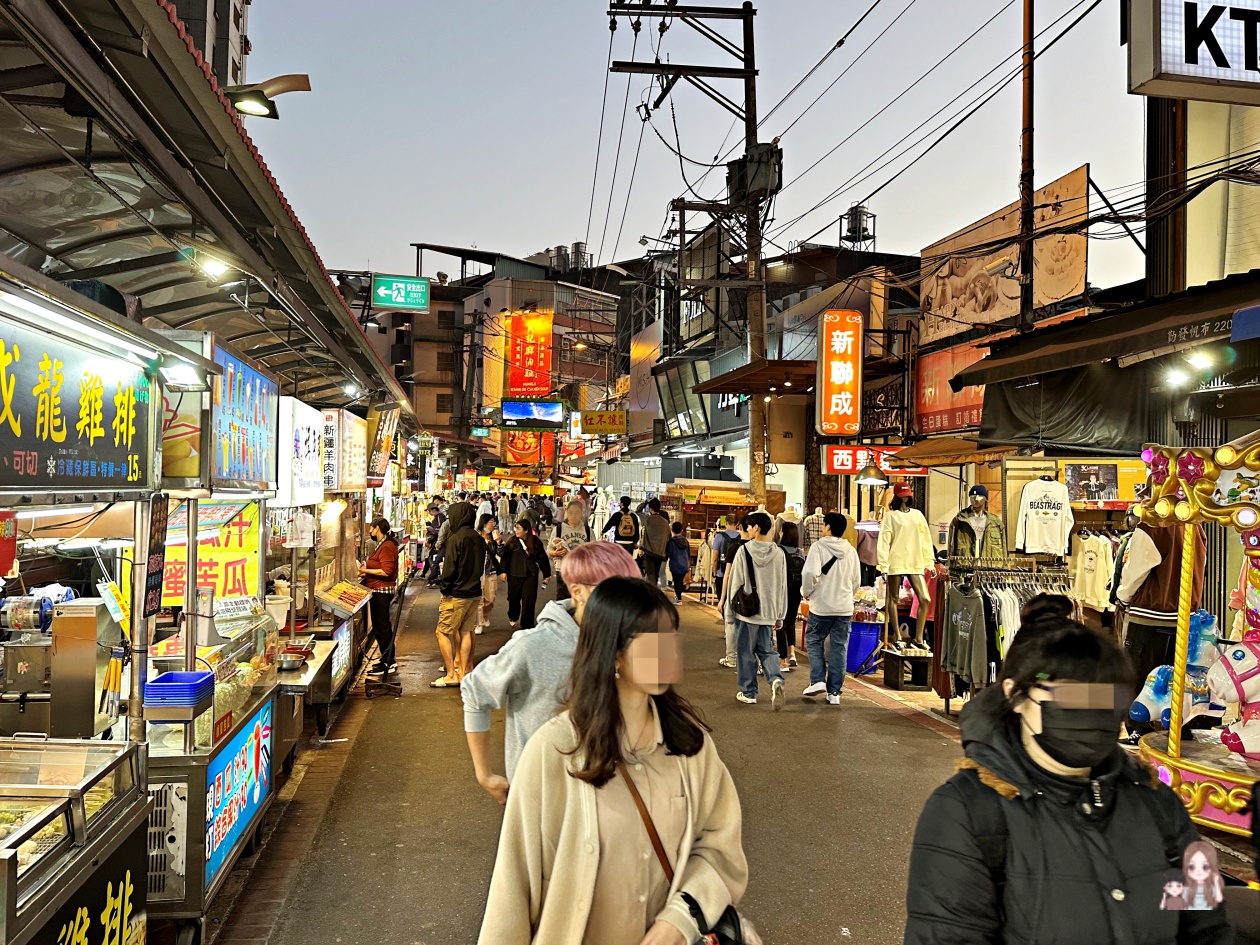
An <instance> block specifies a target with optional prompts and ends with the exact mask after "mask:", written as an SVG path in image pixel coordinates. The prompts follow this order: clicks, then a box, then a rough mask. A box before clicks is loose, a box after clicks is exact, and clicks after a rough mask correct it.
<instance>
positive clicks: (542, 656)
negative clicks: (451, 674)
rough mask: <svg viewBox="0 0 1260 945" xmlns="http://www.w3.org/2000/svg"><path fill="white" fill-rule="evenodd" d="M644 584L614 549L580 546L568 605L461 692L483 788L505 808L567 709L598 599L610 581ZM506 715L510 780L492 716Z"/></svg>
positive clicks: (568, 562)
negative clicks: (512, 785)
mask: <svg viewBox="0 0 1260 945" xmlns="http://www.w3.org/2000/svg"><path fill="white" fill-rule="evenodd" d="M618 576H620V577H636V578H637V577H641V576H642V575H641V572H640V571H639V566H638V565H637V564H636V563H635V560H634V558H632V557H630V554H629V553H628V552H627V551H626V550H625V549H623V548H622V547H621V546H620V545H617V544H615V543H613V542H611V541H593V542H588V543H587V544H584V545H579V546H578V547H576V548H574V549H573V550H572V551H570V552H568V553H567V554H566V555H565V557H564V581H565V584H567V585H568V587H569V593H570V594H571V595H572V597H571V599H569V600H562V601H549V602H548V603H547V606H545V607H544V608H543V609H542V613H540V614H539V615H538V622H537V624H536V625H535V626H533V627H530V628H529V629H528V630H518V631H517V632H516V633H514V634H513V635H512V638H511V639H510V640H508V642H507V643H505V644H504V645H503V648H502V649H500V650H499V652H498V653H496V654H494V655H493V656H490V657H487V658H486V659H484V660H482V661H481V662H480V663H478V664H477V666H476V667H475V668H474V669H473V670H472V672H470V673H466V674H465V676H464V680H463V682H462V683H460V687H459V691H460V695H461V696H462V697H463V700H464V732H465V733H466V734H467V735H468V751H469V753H470V754H471V755H472V759H473V769H474V770H475V771H476V773H477V783H478V784H480V785H481V786H482V787H483V788H485V790H486V793H488V794H489V795H490V796H491V797H493V798H494V799H495V800H496V801H498V802H499V803H500V804H504V803H506V802H507V792H508V782H509V781H510V780H511V778H512V774H513V773H514V772H515V770H516V760H517V758H519V757H520V754H521V750H522V749H523V748H524V747H525V743H526V742H527V741H529V737H530V736H531V735H533V734H534V732H536V731H537V730H538V729H539V728H540V727H541V726H542V725H543V723H544V722H546V721H547V720H548V719H550V718H551V717H552V716H553V715H555V714H556V712H557V711H558V710H559V709H560V707H561V700H562V699H563V697H564V693H563V689H564V686H565V682H566V680H567V679H568V678H569V669H570V667H571V666H572V663H573V653H574V651H575V650H576V649H577V640H578V625H579V624H580V623H581V621H582V612H583V610H584V609H585V607H586V601H587V599H588V598H589V597H590V596H591V591H593V590H595V586H596V585H597V584H599V582H600V581H602V580H604V579H605V578H610V577H618ZM504 706H506V707H507V720H506V721H507V726H506V728H507V731H506V734H505V739H504V750H503V755H504V761H505V763H506V764H505V767H506V770H507V776H506V777H504V776H503V775H501V774H496V773H495V772H494V771H493V770H492V768H491V766H490V716H491V713H492V712H493V711H494V710H495V709H501V708H503V707H504Z"/></svg>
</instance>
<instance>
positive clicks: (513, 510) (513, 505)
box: [508, 499, 517, 515]
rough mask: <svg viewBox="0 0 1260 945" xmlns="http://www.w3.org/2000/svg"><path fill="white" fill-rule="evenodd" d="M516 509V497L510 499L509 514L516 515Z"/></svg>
mask: <svg viewBox="0 0 1260 945" xmlns="http://www.w3.org/2000/svg"><path fill="white" fill-rule="evenodd" d="M516 509H517V505H516V499H508V515H515V514H516Z"/></svg>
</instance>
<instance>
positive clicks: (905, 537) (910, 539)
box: [879, 509, 936, 574]
mask: <svg viewBox="0 0 1260 945" xmlns="http://www.w3.org/2000/svg"><path fill="white" fill-rule="evenodd" d="M935 565H936V551H935V547H934V546H933V545H932V530H931V529H930V528H929V527H928V523H927V519H925V518H924V517H923V513H922V512H920V511H919V510H918V509H901V510H900V511H896V512H894V511H892V510H891V509H890V510H889V511H888V512H886V513H885V514H884V517H883V519H881V520H880V524H879V569H880V570H881V571H883V572H884V573H885V574H922V573H923V572H924V571H927V570H929V569H930V568H933V567H935Z"/></svg>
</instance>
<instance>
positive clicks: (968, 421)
mask: <svg viewBox="0 0 1260 945" xmlns="http://www.w3.org/2000/svg"><path fill="white" fill-rule="evenodd" d="M985 352H986V349H984V348H981V347H980V346H979V345H978V344H966V345H955V346H954V347H952V348H946V349H945V350H944V351H934V352H932V353H931V354H921V355H919V360H918V364H917V365H916V370H915V373H916V375H917V376H916V383H915V387H914V422H915V427H916V429H917V430H918V431H919V432H920V433H947V432H952V431H955V430H966V429H969V428H971V427H978V426H980V415H981V414H982V413H983V412H984V385H983V384H979V385H976V386H974V387H964V388H963V389H962V390H960V391H959V392H958V393H956V394H955V393H954V391H953V389H952V388H950V386H949V379H950V378H951V377H954V376H955V375H956V374H957V373H958V372H959V371H962V370H964V369H965V368H968V367H971V365H973V364H975V363H976V362H977V361H979V360H980V359H981V358H983V357H984V356H985Z"/></svg>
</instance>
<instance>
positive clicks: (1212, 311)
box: [949, 270, 1260, 392]
mask: <svg viewBox="0 0 1260 945" xmlns="http://www.w3.org/2000/svg"><path fill="white" fill-rule="evenodd" d="M1258 298H1260V270H1253V271H1251V272H1247V273H1240V274H1238V275H1235V276H1230V277H1228V278H1226V279H1222V280H1220V281H1218V282H1209V283H1208V284H1207V285H1203V286H1195V287H1194V288H1192V289H1187V290H1186V291H1185V292H1181V293H1178V294H1177V295H1174V296H1168V297H1166V298H1163V299H1159V300H1156V301H1154V302H1147V303H1144V304H1141V305H1136V306H1133V307H1131V308H1129V309H1126V310H1125V311H1124V312H1122V313H1120V314H1117V315H1109V316H1105V317H1102V318H1097V319H1093V320H1090V321H1085V320H1084V319H1077V320H1076V321H1073V322H1070V323H1068V324H1066V325H1061V326H1057V327H1054V328H1048V329H1043V330H1040V331H1034V332H1032V333H1031V334H1029V335H1025V336H1024V337H1023V338H1021V339H1020V340H1018V341H1016V342H1014V343H1013V344H1011V345H1010V346H1009V347H1006V348H1003V349H1002V350H1000V351H998V352H996V353H993V354H990V355H989V356H988V357H987V358H985V359H984V360H982V361H977V362H976V363H975V364H973V365H971V366H970V367H968V368H966V369H964V370H963V371H961V372H959V373H958V374H957V375H956V376H955V377H953V378H952V379H951V380H950V382H949V386H950V387H951V388H952V389H953V390H954V391H955V392H957V391H960V390H962V389H963V388H964V387H968V386H971V385H973V384H995V383H998V382H1000V381H1013V380H1018V379H1020V378H1024V377H1028V376H1029V375H1033V374H1046V373H1048V372H1050V371H1065V370H1069V369H1071V368H1077V367H1081V366H1082V365H1086V364H1093V363H1095V362H1098V361H1106V360H1108V359H1111V358H1114V359H1116V360H1117V361H1119V362H1120V365H1121V367H1127V366H1128V364H1131V363H1136V362H1138V361H1144V360H1147V359H1149V358H1155V357H1160V356H1162V355H1165V354H1172V353H1174V352H1176V351H1183V350H1186V349H1188V348H1193V347H1196V346H1198V345H1202V344H1207V343H1208V342H1212V341H1223V340H1226V339H1228V338H1229V337H1230V334H1231V331H1232V328H1233V323H1234V313H1235V312H1238V311H1240V310H1243V309H1246V308H1249V307H1251V306H1252V305H1254V304H1255V302H1256V300H1257V299H1258ZM1258 334H1260V332H1258Z"/></svg>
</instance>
